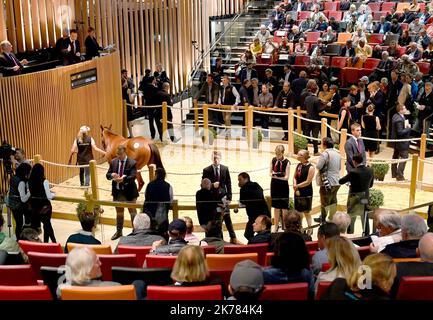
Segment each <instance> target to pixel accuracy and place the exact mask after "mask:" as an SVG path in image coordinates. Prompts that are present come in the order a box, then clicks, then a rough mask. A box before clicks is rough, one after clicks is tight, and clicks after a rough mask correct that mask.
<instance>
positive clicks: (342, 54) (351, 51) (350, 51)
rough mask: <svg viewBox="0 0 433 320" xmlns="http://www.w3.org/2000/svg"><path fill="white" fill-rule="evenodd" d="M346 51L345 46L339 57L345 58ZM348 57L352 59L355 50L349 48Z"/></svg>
mask: <svg viewBox="0 0 433 320" xmlns="http://www.w3.org/2000/svg"><path fill="white" fill-rule="evenodd" d="M346 51H347V47H346V46H344V47H343V48H341V51H340V57H345V56H346ZM349 56H350V57H354V56H355V48H353V47H352V48H350V49H349Z"/></svg>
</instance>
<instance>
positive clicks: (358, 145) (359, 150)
mask: <svg viewBox="0 0 433 320" xmlns="http://www.w3.org/2000/svg"><path fill="white" fill-rule="evenodd" d="M356 146H357V147H358V152H359V153H361V152H362V151H361V143H360V141H359V139H357V140H356Z"/></svg>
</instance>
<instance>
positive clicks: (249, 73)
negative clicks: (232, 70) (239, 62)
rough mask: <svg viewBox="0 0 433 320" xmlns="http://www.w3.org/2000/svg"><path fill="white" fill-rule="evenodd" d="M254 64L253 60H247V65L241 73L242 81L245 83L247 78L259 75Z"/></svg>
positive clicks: (250, 78)
mask: <svg viewBox="0 0 433 320" xmlns="http://www.w3.org/2000/svg"><path fill="white" fill-rule="evenodd" d="M253 66H254V65H253V64H252V63H251V62H247V67H246V68H243V69H242V70H241V72H240V73H239V77H240V78H241V83H243V82H244V80H245V79H248V80H252V79H254V78H258V77H259V73H258V72H257V70H256V69H254V68H253Z"/></svg>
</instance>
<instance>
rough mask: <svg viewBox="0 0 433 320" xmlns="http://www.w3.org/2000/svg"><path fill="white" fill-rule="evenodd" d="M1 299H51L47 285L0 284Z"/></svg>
mask: <svg viewBox="0 0 433 320" xmlns="http://www.w3.org/2000/svg"><path fill="white" fill-rule="evenodd" d="M1 300H53V298H52V297H51V293H50V289H48V287H47V286H17V287H15V286H0V301H1Z"/></svg>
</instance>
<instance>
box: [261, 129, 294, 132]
mask: <svg viewBox="0 0 433 320" xmlns="http://www.w3.org/2000/svg"><path fill="white" fill-rule="evenodd" d="M261 130H262V131H269V132H283V133H286V132H289V130H283V129H265V128H261Z"/></svg>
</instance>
